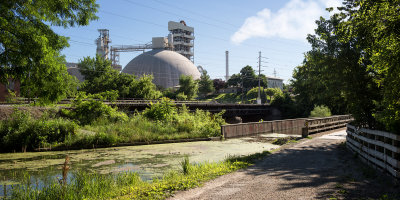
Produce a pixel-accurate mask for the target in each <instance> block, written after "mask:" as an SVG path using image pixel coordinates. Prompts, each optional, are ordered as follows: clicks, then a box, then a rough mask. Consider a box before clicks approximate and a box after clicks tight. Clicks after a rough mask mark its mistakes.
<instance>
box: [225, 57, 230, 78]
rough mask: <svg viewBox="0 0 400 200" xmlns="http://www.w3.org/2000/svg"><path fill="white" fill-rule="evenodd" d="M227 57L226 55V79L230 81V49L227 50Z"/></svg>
mask: <svg viewBox="0 0 400 200" xmlns="http://www.w3.org/2000/svg"><path fill="white" fill-rule="evenodd" d="M225 57H226V61H225V62H226V69H225V70H226V71H225V73H226V75H225V81H228V79H229V78H230V77H229V51H225Z"/></svg>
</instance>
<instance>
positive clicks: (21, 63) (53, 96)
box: [0, 0, 98, 102]
mask: <svg viewBox="0 0 400 200" xmlns="http://www.w3.org/2000/svg"><path fill="white" fill-rule="evenodd" d="M97 8H98V5H97V4H96V3H95V0H76V1H48V0H37V1H1V2H0V82H3V83H4V82H5V81H6V80H7V79H8V78H14V79H19V80H20V81H21V87H22V90H23V91H24V92H23V94H24V95H25V96H34V97H40V99H41V101H42V102H53V101H57V100H60V99H61V98H63V97H64V96H65V94H66V92H67V91H66V90H67V88H68V87H67V86H66V85H68V83H66V80H69V75H68V74H67V72H66V67H65V64H64V63H65V59H64V57H63V56H61V55H60V51H61V50H62V49H64V48H65V47H67V46H68V42H67V38H66V37H63V36H59V35H57V34H56V33H55V32H54V31H53V30H51V28H50V25H53V26H63V27H64V28H67V27H69V26H75V25H82V26H83V25H88V23H89V21H91V20H94V19H97V17H96V16H95V13H96V12H97Z"/></svg>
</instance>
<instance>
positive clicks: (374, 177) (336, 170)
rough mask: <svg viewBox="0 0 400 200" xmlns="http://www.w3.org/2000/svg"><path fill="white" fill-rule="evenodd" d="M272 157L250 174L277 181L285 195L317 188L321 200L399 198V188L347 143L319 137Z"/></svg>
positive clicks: (317, 195)
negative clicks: (291, 191) (354, 152)
mask: <svg viewBox="0 0 400 200" xmlns="http://www.w3.org/2000/svg"><path fill="white" fill-rule="evenodd" d="M315 140H317V141H316V142H315V141H314V142H311V141H305V142H302V143H300V144H296V145H295V146H293V147H291V148H288V149H284V150H281V151H279V152H278V153H275V154H272V155H270V156H269V157H267V158H266V159H264V160H262V161H260V162H259V163H257V164H256V165H254V166H252V167H250V168H249V169H248V170H246V173H247V174H248V175H251V176H254V178H255V179H256V178H257V177H260V178H263V179H265V178H269V179H271V181H273V180H274V179H277V180H279V179H280V180H279V181H278V184H279V185H278V189H277V190H279V191H281V192H285V191H288V190H291V189H295V188H302V187H303V188H318V189H317V190H316V191H315V193H316V198H318V199H329V198H331V199H369V198H373V199H376V198H381V197H383V195H388V196H389V197H391V198H390V199H400V186H398V184H397V183H396V181H395V180H394V179H393V178H392V177H389V176H387V175H384V174H383V173H381V172H375V171H374V170H373V169H371V168H370V167H368V166H366V165H365V164H364V163H362V162H361V161H360V160H358V159H357V156H355V155H354V154H352V153H351V152H350V151H349V150H347V149H346V147H345V144H344V143H340V144H338V143H337V142H336V143H332V140H329V139H320V138H316V139H315Z"/></svg>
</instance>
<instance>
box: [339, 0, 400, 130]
mask: <svg viewBox="0 0 400 200" xmlns="http://www.w3.org/2000/svg"><path fill="white" fill-rule="evenodd" d="M399 5H400V1H399V0H393V1H372V0H360V1H350V0H348V1H346V2H345V7H344V8H343V13H344V16H345V17H348V18H349V20H348V21H346V22H344V23H342V24H341V27H340V28H341V29H340V34H343V35H344V36H346V37H344V38H343V41H344V42H351V41H352V38H357V43H356V45H357V46H358V47H360V48H362V50H363V54H365V55H367V56H363V57H361V58H360V62H362V61H364V60H366V59H368V60H370V61H371V62H370V63H368V65H367V66H366V67H367V70H368V71H369V72H370V73H371V75H372V77H373V81H374V83H375V84H376V85H377V86H378V87H379V89H380V91H379V93H380V94H382V98H383V99H382V101H376V102H377V105H376V106H377V107H376V110H377V111H376V112H375V114H374V117H375V118H376V119H377V120H378V121H379V122H381V123H383V124H384V125H385V128H386V129H387V130H389V131H392V132H396V133H400V101H399V99H400V32H399V30H400V27H399V24H400V18H399V9H400V7H399ZM372 100H373V99H372ZM367 122H368V121H367ZM368 125H370V126H371V125H372V126H373V124H371V123H368Z"/></svg>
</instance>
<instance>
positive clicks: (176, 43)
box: [168, 20, 194, 62]
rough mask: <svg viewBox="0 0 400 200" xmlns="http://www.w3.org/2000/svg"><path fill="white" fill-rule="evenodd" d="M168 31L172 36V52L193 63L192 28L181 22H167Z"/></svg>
mask: <svg viewBox="0 0 400 200" xmlns="http://www.w3.org/2000/svg"><path fill="white" fill-rule="evenodd" d="M168 30H169V32H170V34H171V36H172V44H173V49H172V50H173V51H175V52H177V53H179V54H181V55H183V56H185V57H186V58H187V59H189V60H190V61H192V62H194V43H193V40H194V28H193V27H190V26H186V23H185V21H183V20H181V21H180V22H179V23H178V22H173V21H169V22H168ZM171 36H169V37H171Z"/></svg>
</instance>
